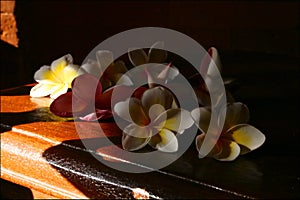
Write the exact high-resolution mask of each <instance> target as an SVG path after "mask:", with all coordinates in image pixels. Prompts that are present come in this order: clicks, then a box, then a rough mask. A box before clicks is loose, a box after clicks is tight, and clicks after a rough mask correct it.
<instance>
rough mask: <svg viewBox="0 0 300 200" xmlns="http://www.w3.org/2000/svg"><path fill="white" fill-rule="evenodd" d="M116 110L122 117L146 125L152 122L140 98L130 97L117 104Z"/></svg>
mask: <svg viewBox="0 0 300 200" xmlns="http://www.w3.org/2000/svg"><path fill="white" fill-rule="evenodd" d="M114 111H115V113H116V114H117V115H119V116H120V117H121V118H123V119H125V120H127V121H129V122H131V123H136V124H138V125H141V126H145V125H147V124H148V123H149V122H150V119H149V117H148V116H147V115H146V114H145V112H144V110H143V108H142V105H141V102H140V100H138V99H136V98H128V99H127V100H126V101H121V102H118V103H116V104H115V106H114Z"/></svg>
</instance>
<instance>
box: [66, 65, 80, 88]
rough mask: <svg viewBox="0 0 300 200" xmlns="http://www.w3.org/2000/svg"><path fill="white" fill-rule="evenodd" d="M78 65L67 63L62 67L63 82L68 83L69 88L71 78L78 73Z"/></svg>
mask: <svg viewBox="0 0 300 200" xmlns="http://www.w3.org/2000/svg"><path fill="white" fill-rule="evenodd" d="M78 69H79V66H78V65H73V64H69V65H67V66H66V67H65V68H64V69H63V77H64V79H63V80H64V83H67V84H68V88H71V83H72V81H73V79H74V78H75V77H76V76H78V75H79V73H78Z"/></svg>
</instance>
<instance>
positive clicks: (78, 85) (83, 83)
mask: <svg viewBox="0 0 300 200" xmlns="http://www.w3.org/2000/svg"><path fill="white" fill-rule="evenodd" d="M72 92H73V94H74V95H75V96H77V97H78V98H80V99H82V100H83V101H86V102H89V101H90V100H91V99H93V98H94V97H95V96H98V95H100V94H101V93H102V85H101V82H100V81H99V80H98V78H96V77H95V76H93V75H91V74H83V75H80V76H78V77H76V78H75V79H74V80H73V82H72Z"/></svg>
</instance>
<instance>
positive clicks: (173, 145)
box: [155, 129, 178, 152]
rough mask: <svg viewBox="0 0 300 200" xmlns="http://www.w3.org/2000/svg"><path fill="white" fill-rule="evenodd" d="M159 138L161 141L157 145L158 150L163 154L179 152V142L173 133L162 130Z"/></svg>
mask: <svg viewBox="0 0 300 200" xmlns="http://www.w3.org/2000/svg"><path fill="white" fill-rule="evenodd" d="M159 136H160V138H161V141H160V142H159V143H157V144H156V146H155V148H156V149H158V150H160V151H163V152H176V151H177V150H178V140H177V137H176V136H175V134H174V133H173V132H172V131H169V130H167V129H162V130H161V131H160V132H159Z"/></svg>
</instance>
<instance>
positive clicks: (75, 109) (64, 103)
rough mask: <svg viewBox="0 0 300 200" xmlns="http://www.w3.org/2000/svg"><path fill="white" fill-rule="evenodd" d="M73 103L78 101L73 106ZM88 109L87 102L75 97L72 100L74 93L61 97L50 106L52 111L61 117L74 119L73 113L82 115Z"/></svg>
mask: <svg viewBox="0 0 300 200" xmlns="http://www.w3.org/2000/svg"><path fill="white" fill-rule="evenodd" d="M72 101H76V103H74V106H72ZM86 107H87V104H86V102H84V101H82V100H80V99H77V98H76V97H75V96H74V97H73V99H72V92H68V93H66V94H63V95H61V96H59V97H58V98H57V99H55V100H54V101H53V102H52V103H51V105H50V111H51V112H52V113H54V114H55V115H58V116H60V117H72V116H73V113H80V112H82V111H84V110H85V109H86Z"/></svg>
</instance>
